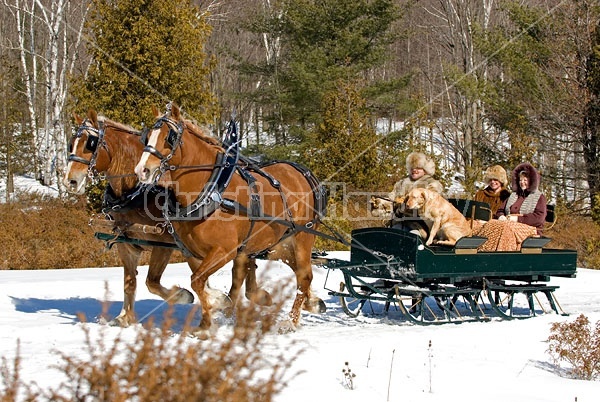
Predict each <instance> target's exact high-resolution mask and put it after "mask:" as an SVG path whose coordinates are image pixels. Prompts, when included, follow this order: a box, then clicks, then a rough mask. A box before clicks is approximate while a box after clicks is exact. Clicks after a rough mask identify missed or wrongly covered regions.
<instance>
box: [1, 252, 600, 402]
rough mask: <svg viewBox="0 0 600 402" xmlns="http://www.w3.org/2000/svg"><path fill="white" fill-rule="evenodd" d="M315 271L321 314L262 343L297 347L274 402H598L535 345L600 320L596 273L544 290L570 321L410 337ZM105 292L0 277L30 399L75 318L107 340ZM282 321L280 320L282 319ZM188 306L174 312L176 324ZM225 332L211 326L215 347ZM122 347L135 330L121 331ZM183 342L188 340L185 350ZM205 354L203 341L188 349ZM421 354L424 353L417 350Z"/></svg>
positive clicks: (21, 276) (80, 283)
mask: <svg viewBox="0 0 600 402" xmlns="http://www.w3.org/2000/svg"><path fill="white" fill-rule="evenodd" d="M139 271H140V272H139V275H138V283H140V284H141V285H140V287H139V288H138V289H139V290H138V294H137V303H136V312H137V314H138V318H139V319H140V320H141V321H146V320H148V319H149V318H150V317H155V318H156V320H158V321H160V319H161V317H162V314H163V312H164V311H165V309H166V308H165V307H166V306H165V305H164V304H163V302H162V300H160V299H159V298H157V297H156V296H154V295H152V294H150V293H149V292H148V291H147V289H146V288H145V286H144V285H143V282H144V279H145V275H146V272H147V267H141V268H140V270H139ZM326 275H327V270H326V269H324V268H320V267H316V268H315V278H314V281H313V289H314V291H315V292H316V293H317V295H319V296H320V297H321V298H322V299H323V300H325V302H326V304H327V308H328V310H327V312H326V313H325V314H321V315H317V314H314V315H313V314H307V313H304V314H303V316H302V327H301V328H300V329H299V330H298V331H296V332H294V333H291V334H286V335H276V334H273V335H269V336H268V342H269V343H270V344H272V345H273V347H275V348H277V347H278V346H281V347H287V346H285V345H289V341H290V340H292V339H293V340H297V341H299V342H301V343H302V344H303V345H304V346H305V347H306V350H305V352H304V353H303V354H302V355H300V357H299V358H297V360H296V361H295V362H294V364H293V367H292V371H299V370H304V371H305V372H304V373H303V374H301V375H298V376H296V377H294V378H292V379H291V382H290V385H289V387H288V388H286V389H285V390H284V392H283V393H282V394H280V395H279V396H278V398H277V400H278V401H281V402H293V401H302V402H305V401H360V402H364V401H373V402H375V401H388V400H390V401H458V400H460V401H482V400H484V401H486V402H495V401H498V402H506V401H528V402H533V401H544V402H549V401H556V402H572V401H578V402H591V401H598V400H600V397H599V395H600V382H598V381H580V380H573V379H570V378H568V377H567V376H566V375H565V370H564V368H559V367H557V366H555V365H553V364H552V362H551V360H550V357H549V355H548V354H547V353H546V349H547V343H546V342H545V341H546V339H547V338H548V335H549V333H550V325H551V323H553V322H557V321H561V322H562V321H572V320H574V319H575V318H576V317H577V315H579V314H580V313H584V314H585V315H587V316H588V317H589V319H590V321H591V322H592V323H595V322H596V321H598V320H600V292H599V291H598V289H600V271H594V270H587V269H579V270H578V273H577V278H553V279H552V281H551V282H550V284H553V285H559V286H560V289H558V291H557V293H556V295H557V298H558V300H559V302H560V303H561V305H562V307H563V309H564V310H566V311H567V312H569V313H570V316H568V317H563V316H558V315H556V314H547V315H541V316H538V317H534V318H530V319H527V320H514V321H500V320H498V319H493V320H492V321H491V322H482V323H479V322H474V323H463V324H460V325H452V324H446V325H440V326H428V327H421V326H416V325H413V324H410V323H408V322H406V321H404V320H403V319H401V318H400V316H399V313H397V312H390V313H389V315H387V316H386V315H373V314H369V310H368V309H367V308H365V312H366V313H367V314H363V315H360V316H359V317H357V318H351V317H348V316H347V315H346V314H345V313H344V312H343V311H342V309H341V307H340V304H339V302H338V300H337V298H333V297H331V296H329V295H328V293H327V290H325V289H324V283H325V279H326ZM230 278H231V276H230V270H229V267H228V266H226V267H225V268H223V269H221V270H220V271H219V272H217V273H216V274H215V275H214V276H213V277H212V278H211V285H212V286H213V287H215V288H217V289H219V290H222V291H226V290H227V289H228V287H229V284H230ZM282 278H283V279H286V278H287V279H289V278H291V270H290V269H289V268H287V267H286V266H282V265H281V264H280V263H277V262H271V263H266V262H262V263H261V264H260V269H259V282H260V283H262V284H263V285H264V286H265V288H267V289H269V288H270V287H271V288H272V286H276V284H277V283H280V282H279V280H280V279H282ZM340 280H341V275H340V274H339V271H335V270H331V271H330V272H329V279H328V281H331V283H339V281H340ZM105 283H107V284H108V288H109V291H110V293H109V297H108V299H109V300H110V301H111V302H113V304H112V305H111V308H110V311H109V312H110V314H111V315H112V316H114V315H116V314H118V312H119V310H120V308H121V303H120V302H121V301H122V300H123V299H122V269H121V268H87V269H71V270H44V271H0V356H2V357H5V358H7V359H12V358H13V357H14V355H15V351H16V342H17V339H20V342H21V355H22V376H23V378H24V379H25V380H35V381H36V382H37V383H38V385H40V386H41V387H42V388H46V387H48V386H53V387H54V386H56V385H57V384H58V382H59V381H61V373H60V372H58V371H57V370H56V369H53V368H51V367H50V366H52V365H53V364H56V363H57V362H58V361H59V358H58V355H57V354H56V353H55V352H53V350H60V351H63V352H66V353H68V354H72V355H76V354H77V353H80V351H81V350H82V346H83V344H84V337H83V331H81V329H80V328H79V327H80V326H81V325H83V324H81V323H79V320H78V319H77V318H76V314H77V313H79V312H81V313H84V314H85V315H86V316H87V319H88V321H90V323H89V324H86V325H89V326H90V328H91V331H92V333H97V331H101V330H102V329H107V328H109V327H107V326H106V325H102V324H100V323H98V321H97V317H98V315H99V314H100V312H101V302H102V301H103V300H105ZM163 284H164V285H165V286H172V285H175V284H178V285H181V286H184V287H186V288H188V289H189V270H188V267H187V265H186V264H172V265H170V266H169V267H167V270H166V272H165V275H164V278H163ZM288 308H289V306H287V307H286V311H283V312H282V313H281V314H282V317H284V316H285V314H286V313H287V309H288ZM188 309H189V306H178V309H177V310H176V311H177V314H181V315H182V317H183V316H184V315H185V312H187V311H188ZM228 325H231V323H227V322H223V323H222V328H221V329H219V330H218V331H217V333H216V335H215V336H216V337H219V336H221V334H222V333H224V331H225V330H226V329H227V326H228ZM110 330H111V331H124V332H125V334H124V335H125V339H128V338H129V336H128V333H129V334H131V338H132V337H133V334H134V331H136V330H138V326H132V327H130V328H126V329H123V330H121V329H120V328H112V327H111V328H110ZM194 341H195V340H194ZM197 342H210V341H199V340H198V341H197ZM430 342H431V347H429V343H430ZM345 362H348V366H349V368H350V369H351V370H352V371H353V372H354V373H355V374H356V377H355V378H354V389H348V388H347V387H345V386H344V376H343V373H342V369H344V368H345Z"/></svg>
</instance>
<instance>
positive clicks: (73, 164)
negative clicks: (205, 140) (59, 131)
mask: <svg viewBox="0 0 600 402" xmlns="http://www.w3.org/2000/svg"><path fill="white" fill-rule="evenodd" d="M74 117H75V120H76V122H77V124H78V126H79V128H78V131H77V134H75V135H74V136H73V138H72V139H71V143H70V155H69V163H68V165H67V170H66V173H65V176H64V179H63V182H64V184H65V186H66V187H67V189H68V191H70V192H71V193H75V194H83V193H84V191H85V183H86V180H87V178H88V177H90V176H93V175H94V174H103V175H105V176H106V179H107V180H108V184H109V188H108V189H107V191H108V190H110V192H111V193H110V195H111V197H112V199H114V200H117V201H119V200H127V199H130V197H132V194H135V190H136V189H137V188H138V184H139V183H138V180H137V177H136V176H135V174H134V173H133V170H134V167H135V164H136V163H137V161H138V160H139V159H140V157H141V155H142V150H143V148H144V145H143V144H142V143H141V141H140V138H141V137H140V133H139V132H138V131H136V130H135V129H133V128H131V127H128V126H125V125H123V124H120V123H117V122H114V121H111V120H109V119H106V118H104V117H99V116H98V115H97V113H96V112H95V111H93V110H90V111H89V112H88V116H87V118H86V119H82V118H80V117H79V116H77V115H75V116H74ZM136 197H137V198H136V199H140V198H143V201H144V202H142V203H140V202H137V201H136V202H135V203H126V204H127V205H123V203H121V202H117V203H116V205H118V206H119V207H120V208H112V209H111V210H110V212H109V213H108V214H107V215H108V216H107V217H108V219H111V220H114V222H115V224H116V226H117V227H118V228H127V227H130V225H131V224H140V225H148V226H149V227H153V226H156V225H157V224H160V223H161V222H162V211H161V209H160V207H159V206H157V202H156V200H155V199H149V197H157V195H156V193H152V192H150V193H144V194H138V195H136ZM113 207H114V205H113ZM130 237H134V238H136V239H141V240H146V241H155V242H160V243H164V244H173V245H174V241H173V237H172V236H171V235H170V234H169V233H167V232H166V231H163V233H143V232H136V233H135V234H133V235H130ZM116 247H117V252H118V255H119V257H120V259H121V261H122V262H123V269H124V286H123V288H124V299H123V307H122V309H121V313H120V314H119V315H118V316H117V317H116V318H115V319H114V320H113V321H112V322H111V323H113V324H116V325H121V326H128V325H130V324H131V323H133V322H135V313H134V303H135V291H136V286H137V279H136V275H137V266H138V262H139V259H140V256H141V253H142V251H150V252H151V255H150V261H149V269H148V275H147V278H146V286H147V287H148V290H149V291H150V292H151V293H154V294H156V295H158V296H160V297H161V298H163V299H164V300H166V301H169V302H173V303H192V302H193V301H194V296H193V294H192V293H191V292H189V291H188V290H186V289H183V288H179V287H176V286H174V287H173V288H171V289H167V288H165V287H163V286H162V285H161V283H160V279H161V277H162V274H163V272H164V270H165V267H166V266H167V264H168V262H169V259H170V257H171V254H172V252H173V249H172V248H168V247H158V246H156V247H155V246H139V245H134V244H131V243H121V242H119V243H116ZM246 268H247V272H248V282H247V283H246V295H247V296H248V297H252V296H255V295H258V296H256V298H259V299H260V298H261V297H262V299H260V300H267V301H266V302H268V294H266V295H265V294H264V293H260V292H261V291H259V290H257V289H256V278H255V273H254V269H252V268H254V267H252V266H249V267H246ZM215 292H216V291H215ZM215 292H213V293H212V294H213V295H214V294H215ZM217 298H218V296H217Z"/></svg>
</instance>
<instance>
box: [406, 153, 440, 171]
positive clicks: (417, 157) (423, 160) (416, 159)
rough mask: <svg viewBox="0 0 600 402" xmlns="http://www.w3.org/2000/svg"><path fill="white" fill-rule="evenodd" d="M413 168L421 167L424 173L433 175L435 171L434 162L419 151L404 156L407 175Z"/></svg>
mask: <svg viewBox="0 0 600 402" xmlns="http://www.w3.org/2000/svg"><path fill="white" fill-rule="evenodd" d="M413 168H423V170H425V173H426V174H428V175H429V176H433V175H434V173H435V162H434V161H433V159H431V158H429V157H428V156H426V155H425V154H423V153H421V152H413V153H411V154H410V155H408V156H407V157H406V173H407V174H408V175H409V176H410V171H411V170H412V169H413Z"/></svg>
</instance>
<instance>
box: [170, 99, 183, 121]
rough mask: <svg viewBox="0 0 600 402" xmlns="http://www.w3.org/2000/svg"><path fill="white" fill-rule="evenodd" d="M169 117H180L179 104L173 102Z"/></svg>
mask: <svg viewBox="0 0 600 402" xmlns="http://www.w3.org/2000/svg"><path fill="white" fill-rule="evenodd" d="M171 117H172V118H173V120H179V119H180V118H181V116H180V111H179V106H177V105H176V104H174V103H173V104H172V106H171Z"/></svg>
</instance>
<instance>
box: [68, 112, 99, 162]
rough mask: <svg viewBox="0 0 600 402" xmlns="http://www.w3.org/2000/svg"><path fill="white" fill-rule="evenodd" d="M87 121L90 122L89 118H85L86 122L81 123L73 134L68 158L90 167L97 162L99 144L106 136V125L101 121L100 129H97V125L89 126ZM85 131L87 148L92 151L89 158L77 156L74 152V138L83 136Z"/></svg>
mask: <svg viewBox="0 0 600 402" xmlns="http://www.w3.org/2000/svg"><path fill="white" fill-rule="evenodd" d="M87 122H88V120H87V119H86V120H84V122H83V123H82V124H81V126H79V128H77V132H76V133H75V135H73V138H72V139H71V141H70V142H69V157H68V158H67V160H68V161H74V162H79V163H83V164H85V165H89V166H90V168H92V167H93V165H94V164H95V162H96V157H97V150H98V144H100V142H101V141H102V140H103V137H104V127H103V124H102V122H99V125H100V129H96V128H95V127H92V126H88V125H87V124H86V123H87ZM84 132H87V138H86V141H85V149H86V150H87V151H90V152H91V153H92V157H91V158H90V159H89V160H87V159H84V158H82V157H80V156H77V155H76V154H74V153H73V151H74V150H73V142H74V140H75V139H76V138H81V137H82V136H83V133H84Z"/></svg>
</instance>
